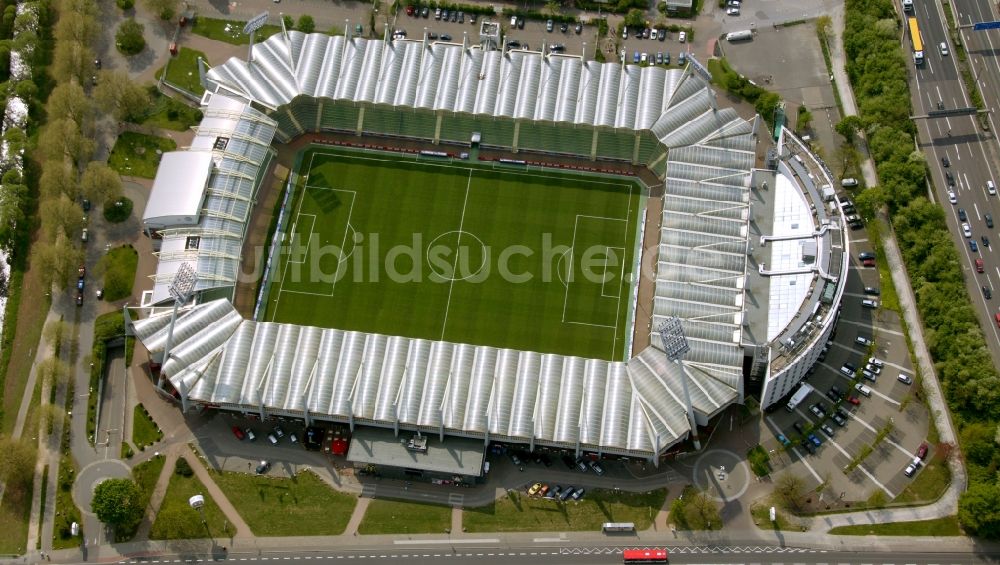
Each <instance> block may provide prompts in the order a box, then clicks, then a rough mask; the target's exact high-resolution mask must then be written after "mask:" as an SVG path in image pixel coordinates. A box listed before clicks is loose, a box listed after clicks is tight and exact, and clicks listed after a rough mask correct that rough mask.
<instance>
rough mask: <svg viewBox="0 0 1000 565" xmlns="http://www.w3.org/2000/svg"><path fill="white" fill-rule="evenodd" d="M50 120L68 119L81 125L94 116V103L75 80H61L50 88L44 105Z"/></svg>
mask: <svg viewBox="0 0 1000 565" xmlns="http://www.w3.org/2000/svg"><path fill="white" fill-rule="evenodd" d="M45 109H46V110H47V111H48V116H47V118H48V119H50V120H59V119H63V118H66V119H69V120H72V121H74V122H76V123H77V124H80V125H81V126H82V125H83V124H89V123H90V121H91V120H92V119H93V117H94V103H93V100H91V98H90V97H89V96H87V93H85V92H84V91H83V87H82V86H80V84H79V83H77V82H75V81H69V82H61V83H59V84H57V85H56V87H55V88H53V89H52V92H51V93H50V94H49V100H48V102H47V103H46V105H45Z"/></svg>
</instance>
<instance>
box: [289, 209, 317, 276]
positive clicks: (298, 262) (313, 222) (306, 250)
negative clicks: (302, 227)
mask: <svg viewBox="0 0 1000 565" xmlns="http://www.w3.org/2000/svg"><path fill="white" fill-rule="evenodd" d="M305 216H308V217H310V218H312V223H311V224H309V239H307V240H306V245H305V247H304V249H305V253H302V260H301V261H293V260H292V255H291V253H289V254H288V261H286V262H285V263H286V264H287V263H297V264H299V265H302V264H304V263H305V262H306V253H308V252H309V244H310V243H312V238H313V228H315V227H316V214H306V213H304V212H300V213H299V215H298V217H297V218H295V224H294V226H298V225H299V223H300V222H302V218H303V217H305ZM294 226H293V228H292V234H293V235H294V234H295V229H294ZM292 241H295V239H294V237H293V238H292ZM299 241H302V238H301V237H300V238H299Z"/></svg>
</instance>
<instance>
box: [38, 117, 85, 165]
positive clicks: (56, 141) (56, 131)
mask: <svg viewBox="0 0 1000 565" xmlns="http://www.w3.org/2000/svg"><path fill="white" fill-rule="evenodd" d="M38 151H39V152H40V153H41V154H42V155H44V156H45V157H47V158H49V159H53V160H61V159H68V160H69V161H70V162H72V163H77V162H80V161H82V160H83V159H84V158H86V157H89V156H90V154H91V153H93V152H94V141H93V140H92V139H90V138H86V137H84V136H83V134H82V133H81V132H80V126H79V124H77V123H76V122H74V121H73V120H68V119H66V118H63V119H58V120H52V121H50V122H49V123H48V125H46V126H45V128H44V129H43V130H42V133H41V134H39V136H38Z"/></svg>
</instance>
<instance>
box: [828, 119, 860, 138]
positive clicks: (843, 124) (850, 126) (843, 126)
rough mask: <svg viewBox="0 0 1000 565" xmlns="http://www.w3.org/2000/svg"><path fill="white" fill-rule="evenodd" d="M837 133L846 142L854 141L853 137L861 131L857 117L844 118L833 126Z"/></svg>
mask: <svg viewBox="0 0 1000 565" xmlns="http://www.w3.org/2000/svg"><path fill="white" fill-rule="evenodd" d="M833 129H835V130H837V133H839V134H840V135H842V136H844V139H846V140H847V141H854V136H855V135H857V134H858V131H859V130H860V129H861V118H859V117H857V116H844V118H843V119H841V120H840V121H839V122H837V125H835V126H833Z"/></svg>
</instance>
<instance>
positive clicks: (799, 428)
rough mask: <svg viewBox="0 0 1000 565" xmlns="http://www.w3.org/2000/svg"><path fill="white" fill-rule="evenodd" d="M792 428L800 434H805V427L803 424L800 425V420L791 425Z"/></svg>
mask: <svg viewBox="0 0 1000 565" xmlns="http://www.w3.org/2000/svg"><path fill="white" fill-rule="evenodd" d="M792 426H794V427H795V431H797V432H799V433H800V434H801V433H805V431H806V426H805V424H803V423H802V420H798V421H796V422H795V423H794V424H792Z"/></svg>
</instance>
